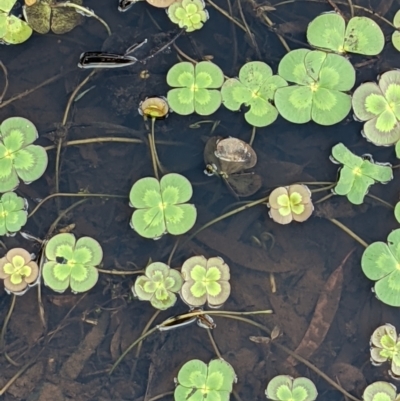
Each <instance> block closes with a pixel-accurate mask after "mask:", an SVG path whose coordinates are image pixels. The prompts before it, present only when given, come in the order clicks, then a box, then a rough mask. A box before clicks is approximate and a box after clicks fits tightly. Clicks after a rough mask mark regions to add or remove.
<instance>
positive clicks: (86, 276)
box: [70, 265, 99, 293]
mask: <svg viewBox="0 0 400 401" xmlns="http://www.w3.org/2000/svg"><path fill="white" fill-rule="evenodd" d="M79 266H80V267H79V273H78V269H77V268H76V267H75V268H73V269H72V270H71V278H70V286H71V290H72V291H73V292H75V293H80V292H86V291H89V290H90V289H92V288H93V287H94V286H95V285H96V283H97V281H98V279H99V272H98V270H97V269H96V268H95V267H94V266H83V265H79Z"/></svg>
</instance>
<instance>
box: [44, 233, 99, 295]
mask: <svg viewBox="0 0 400 401" xmlns="http://www.w3.org/2000/svg"><path fill="white" fill-rule="evenodd" d="M45 255H46V262H45V263H44V265H43V272H42V274H43V279H44V283H45V284H46V285H47V286H49V287H50V288H51V289H52V290H54V291H57V292H64V291H65V290H66V289H67V288H68V287H71V290H72V291H73V292H75V293H78V292H85V291H88V290H90V289H91V288H92V287H94V285H95V284H96V283H97V280H98V277H99V273H98V271H97V269H96V266H98V265H99V264H100V263H101V261H102V259H103V250H102V248H101V246H100V244H99V243H98V242H97V241H96V240H94V239H93V238H90V237H82V238H79V239H78V240H76V238H75V236H74V235H73V234H69V233H63V234H57V235H55V236H54V237H53V238H51V239H50V240H49V242H48V243H47V244H46V249H45Z"/></svg>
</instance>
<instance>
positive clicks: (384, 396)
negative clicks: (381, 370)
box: [362, 382, 399, 401]
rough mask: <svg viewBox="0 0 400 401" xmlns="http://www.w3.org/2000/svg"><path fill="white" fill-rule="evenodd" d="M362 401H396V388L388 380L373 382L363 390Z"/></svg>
mask: <svg viewBox="0 0 400 401" xmlns="http://www.w3.org/2000/svg"><path fill="white" fill-rule="evenodd" d="M362 399H363V401H397V400H398V399H399V398H398V395H397V389H396V387H395V386H393V384H391V383H388V382H375V383H372V384H370V385H369V386H367V387H366V388H365V390H364V393H363V396H362Z"/></svg>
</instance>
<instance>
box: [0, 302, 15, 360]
mask: <svg viewBox="0 0 400 401" xmlns="http://www.w3.org/2000/svg"><path fill="white" fill-rule="evenodd" d="M16 298H17V296H16V295H15V294H12V298H11V305H10V309H9V310H8V312H7V315H6V317H5V319H4V322H3V327H2V328H1V334H0V351H1V352H3V350H4V337H5V335H6V331H7V325H8V322H9V321H10V318H11V315H12V313H13V310H14V307H15V301H16Z"/></svg>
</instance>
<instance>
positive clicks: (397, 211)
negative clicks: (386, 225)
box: [394, 202, 400, 223]
mask: <svg viewBox="0 0 400 401" xmlns="http://www.w3.org/2000/svg"><path fill="white" fill-rule="evenodd" d="M394 217H395V218H396V220H397V222H398V223H400V202H397V203H396V206H395V208H394Z"/></svg>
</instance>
